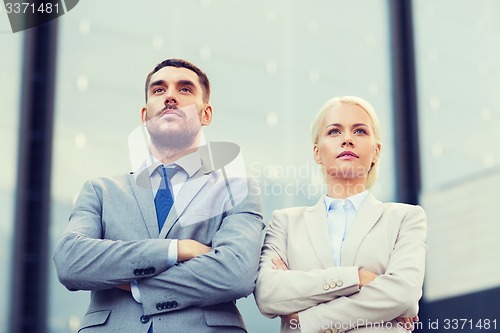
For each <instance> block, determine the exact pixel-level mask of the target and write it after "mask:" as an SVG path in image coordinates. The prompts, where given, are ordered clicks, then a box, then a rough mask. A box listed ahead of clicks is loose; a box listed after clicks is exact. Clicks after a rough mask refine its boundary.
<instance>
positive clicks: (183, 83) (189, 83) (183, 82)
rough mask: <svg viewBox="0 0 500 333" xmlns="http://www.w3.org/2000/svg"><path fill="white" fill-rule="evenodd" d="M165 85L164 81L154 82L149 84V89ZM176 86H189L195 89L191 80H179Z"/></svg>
mask: <svg viewBox="0 0 500 333" xmlns="http://www.w3.org/2000/svg"><path fill="white" fill-rule="evenodd" d="M166 84H167V83H166V82H165V80H156V81H153V82H151V83H150V84H149V88H151V87H155V86H165V85H166ZM176 84H177V85H179V86H189V87H193V88H195V87H196V85H195V84H194V82H193V81H191V80H179V81H178V82H176Z"/></svg>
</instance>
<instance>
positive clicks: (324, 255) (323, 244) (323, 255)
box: [304, 196, 334, 268]
mask: <svg viewBox="0 0 500 333" xmlns="http://www.w3.org/2000/svg"><path fill="white" fill-rule="evenodd" d="M304 220H305V222H306V229H307V234H308V236H309V241H310V242H311V245H312V247H313V249H314V252H315V253H316V256H317V257H318V259H319V261H320V263H321V265H322V266H323V268H329V267H332V266H333V265H334V260H333V254H332V248H331V246H330V238H329V236H328V225H327V221H326V209H325V204H324V199H323V196H322V197H321V198H320V199H319V201H318V203H316V205H314V206H312V207H308V208H307V209H306V211H305V212H304Z"/></svg>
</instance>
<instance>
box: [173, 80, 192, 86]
mask: <svg viewBox="0 0 500 333" xmlns="http://www.w3.org/2000/svg"><path fill="white" fill-rule="evenodd" d="M177 84H178V85H180V86H190V87H193V88H195V87H196V85H195V84H194V82H193V81H191V80H180V81H179V82H177Z"/></svg>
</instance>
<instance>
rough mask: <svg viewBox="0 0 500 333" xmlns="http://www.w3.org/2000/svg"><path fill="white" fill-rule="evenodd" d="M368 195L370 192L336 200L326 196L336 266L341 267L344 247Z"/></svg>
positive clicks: (329, 229)
mask: <svg viewBox="0 0 500 333" xmlns="http://www.w3.org/2000/svg"><path fill="white" fill-rule="evenodd" d="M367 195H368V191H363V192H361V193H358V194H355V195H353V196H350V197H349V198H347V199H334V198H331V197H329V196H328V195H325V196H324V202H325V210H326V216H327V224H328V236H329V239H330V246H331V249H332V254H333V259H334V262H335V266H341V265H342V261H341V255H342V245H343V244H344V240H345V238H346V235H347V232H348V231H349V228H350V227H351V224H352V222H353V220H354V217H355V216H356V213H357V211H358V210H359V207H360V206H361V204H362V203H363V201H364V200H365V198H366V196H367Z"/></svg>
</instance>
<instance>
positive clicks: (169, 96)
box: [164, 89, 177, 105]
mask: <svg viewBox="0 0 500 333" xmlns="http://www.w3.org/2000/svg"><path fill="white" fill-rule="evenodd" d="M164 104H165V105H167V104H177V97H176V96H175V92H174V91H172V89H168V90H167V92H166V94H165V101H164Z"/></svg>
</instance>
